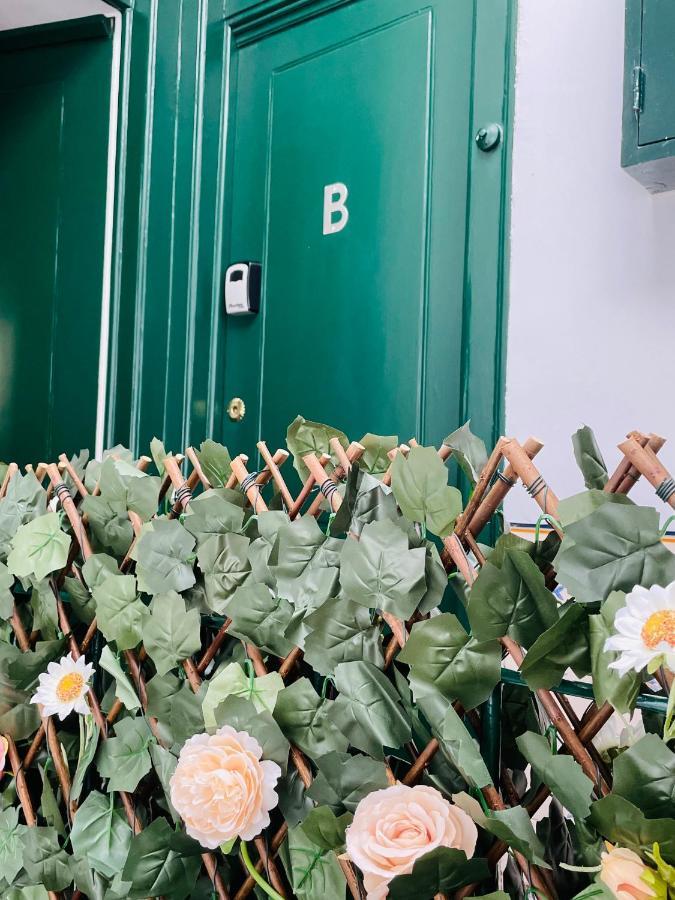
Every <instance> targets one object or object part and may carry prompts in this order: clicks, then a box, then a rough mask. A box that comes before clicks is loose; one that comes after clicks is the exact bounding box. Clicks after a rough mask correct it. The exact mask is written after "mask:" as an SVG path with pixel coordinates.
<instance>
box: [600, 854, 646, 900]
mask: <svg viewBox="0 0 675 900" xmlns="http://www.w3.org/2000/svg"><path fill="white" fill-rule="evenodd" d="M600 864H601V866H602V869H601V870H600V881H602V882H603V883H604V884H606V885H607V887H608V888H609V889H610V891H611V892H612V893H613V894H614V896H615V897H617V898H618V900H649V898H650V897H656V891H654V890H652V888H651V887H650V886H649V885H648V884H645V882H644V881H643V880H642V875H643V874H644V872H645V871H646V869H647V866H645V864H644V863H643V862H642V860H641V859H640V857H639V856H638V855H637V853H634V852H633V851H632V850H628V849H626V848H625V847H612V848H611V849H610V851H609V853H603V854H602V856H601V858H600Z"/></svg>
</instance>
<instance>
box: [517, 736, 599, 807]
mask: <svg viewBox="0 0 675 900" xmlns="http://www.w3.org/2000/svg"><path fill="white" fill-rule="evenodd" d="M516 743H517V744H518V749H519V750H520V752H521V753H522V754H523V756H524V757H525V759H526V760H527V761H528V762H529V763H530V765H531V766H532V768H533V770H534V771H535V773H536V774H537V776H538V777H539V778H540V779H541V781H543V782H544V784H547V785H548V786H549V787H550V789H551V793H552V794H553V796H554V797H556V798H557V799H558V800H559V801H560V802H561V803H562V805H563V806H564V807H565V809H568V810H569V811H570V812H571V813H572V815H573V816H574V818H575V819H582V820H583V819H585V818H586V817H587V816H588V814H589V812H590V810H591V795H592V793H593V782H592V781H591V779H590V778H588V777H587V776H586V775H584V773H583V770H582V768H581V766H580V765H579V764H578V763H577V762H575V760H574V759H572V757H571V756H564V755H562V754H555V753H552V752H551V748H550V745H549V743H548V741H547V740H546V738H545V737H544V736H543V735H541V734H534V733H533V732H531V731H528V732H527V733H526V734H521V735H520V737H519V738H517V740H516Z"/></svg>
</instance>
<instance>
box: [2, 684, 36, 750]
mask: <svg viewBox="0 0 675 900" xmlns="http://www.w3.org/2000/svg"><path fill="white" fill-rule="evenodd" d="M31 696H32V691H24V690H20V689H18V688H15V687H14V686H13V685H12V684H10V683H9V682H8V681H6V680H5V679H4V678H0V734H5V735H7V734H8V735H10V736H11V737H13V738H14V740H15V741H22V740H23V739H24V738H27V737H30V736H31V735H32V734H33V732H34V731H35V730H36V729H37V728H38V726H39V724H40V713H39V710H38V708H37V706H36V705H35V704H34V703H31Z"/></svg>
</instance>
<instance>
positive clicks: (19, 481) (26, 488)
mask: <svg viewBox="0 0 675 900" xmlns="http://www.w3.org/2000/svg"><path fill="white" fill-rule="evenodd" d="M46 512H47V493H46V491H45V490H44V489H43V487H42V485H41V484H40V482H39V481H38V480H37V478H36V477H35V475H34V474H33V472H27V473H26V474H25V475H22V474H21V473H20V472H17V473H16V475H15V476H14V478H12V480H11V481H10V482H9V485H8V487H7V493H6V494H5V496H4V497H3V498H2V499H1V500H0V560H3V561H4V560H6V558H7V554H8V552H9V548H10V542H11V540H12V538H13V537H14V535H15V534H16V533H17V531H18V530H19V528H20V527H21V526H22V525H24V524H25V523H26V522H30V520H31V519H34V518H35V517H36V516H42V515H44V514H45V513H46Z"/></svg>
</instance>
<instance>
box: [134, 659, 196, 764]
mask: <svg viewBox="0 0 675 900" xmlns="http://www.w3.org/2000/svg"><path fill="white" fill-rule="evenodd" d="M206 689H207V686H206V684H205V683H204V684H202V686H201V688H200V689H199V691H198V692H197V693H196V694H195V693H194V691H193V690H192V688H191V687H190V684H189V682H188V681H186V680H182V679H179V678H177V677H176V676H175V675H171V674H169V675H155V677H154V678H151V679H150V681H149V682H148V684H147V692H148V705H147V715H148V716H153V717H154V718H156V719H157V727H158V729H159V739H160V740H161V741H162V742H163V743H165V744H166V745H167V746H169V747H170V748H171V749H172V750H173V751H175V752H178V751H179V750H180V748H181V747H182V746H183V744H184V743H185V741H186V740H187V739H188V738H190V737H192V735H193V734H198V733H199V732H202V731H204V715H203V713H202V702H203V700H204V696H205V693H206ZM150 749H151V750H152V745H151V747H150Z"/></svg>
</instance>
